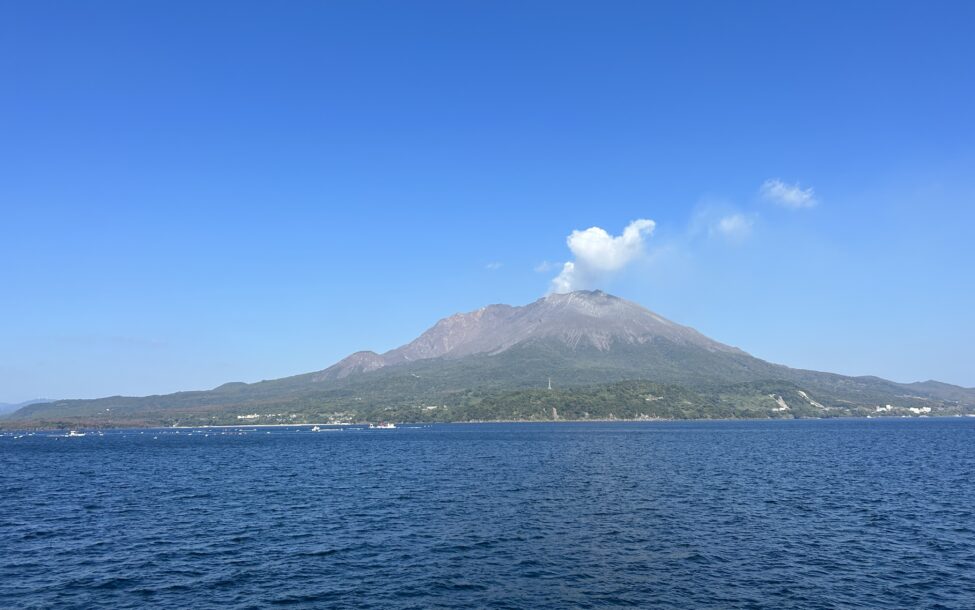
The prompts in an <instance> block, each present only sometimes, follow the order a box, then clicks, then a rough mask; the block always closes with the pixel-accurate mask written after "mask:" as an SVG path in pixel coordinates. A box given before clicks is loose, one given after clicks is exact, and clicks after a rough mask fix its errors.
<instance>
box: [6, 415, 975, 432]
mask: <svg viewBox="0 0 975 610" xmlns="http://www.w3.org/2000/svg"><path fill="white" fill-rule="evenodd" d="M965 418H975V413H962V414H956V415H875V416H862V415H856V416H836V417H695V418H664V417H660V418H638V419H636V418H635V419H622V418H613V419H483V420H470V421H428V422H409V421H404V422H393V423H394V424H395V425H396V426H397V427H401V426H433V425H466V424H478V425H479V424H585V423H593V424H610V423H668V422H759V421H821V420H864V421H866V420H883V421H891V420H902V419H911V420H914V419H965ZM8 423H13V422H3V421H0V432H12V431H25V430H30V431H54V430H204V429H206V430H212V429H230V428H233V429H243V428H255V429H257V428H261V429H264V428H303V427H315V426H319V427H326V428H331V429H335V430H342V429H345V428H362V427H368V426H369V425H370V422H356V423H351V424H329V423H321V422H318V423H313V422H309V423H300V424H205V425H200V426H159V425H124V424H114V425H91V424H85V423H82V422H76V423H74V424H72V425H68V426H55V425H49V426H45V425H35V426H29V425H28V426H23V427H8V426H7V425H6V424H8ZM18 423H21V422H18ZM22 423H25V424H27V423H28V422H22Z"/></svg>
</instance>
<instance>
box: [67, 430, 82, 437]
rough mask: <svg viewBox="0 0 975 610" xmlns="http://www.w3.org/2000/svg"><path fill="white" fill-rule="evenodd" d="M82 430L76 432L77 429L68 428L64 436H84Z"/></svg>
mask: <svg viewBox="0 0 975 610" xmlns="http://www.w3.org/2000/svg"><path fill="white" fill-rule="evenodd" d="M84 435H85V433H84V432H78V431H77V430H69V431H68V433H67V434H65V436H84Z"/></svg>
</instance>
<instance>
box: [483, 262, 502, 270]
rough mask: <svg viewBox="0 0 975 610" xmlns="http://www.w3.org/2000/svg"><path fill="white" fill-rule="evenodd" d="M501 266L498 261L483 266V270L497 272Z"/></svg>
mask: <svg viewBox="0 0 975 610" xmlns="http://www.w3.org/2000/svg"><path fill="white" fill-rule="evenodd" d="M503 266H504V263H500V262H498V261H491V262H490V263H488V264H486V265H484V268H485V269H487V270H488V271H497V270H498V269H500V268H501V267H503Z"/></svg>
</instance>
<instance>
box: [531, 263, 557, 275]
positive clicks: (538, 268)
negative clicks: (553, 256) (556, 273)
mask: <svg viewBox="0 0 975 610" xmlns="http://www.w3.org/2000/svg"><path fill="white" fill-rule="evenodd" d="M558 266H559V265H558V263H550V262H548V261H542V262H540V263H538V264H537V265H535V273H548V272H549V271H551V270H552V269H555V268H556V267H558Z"/></svg>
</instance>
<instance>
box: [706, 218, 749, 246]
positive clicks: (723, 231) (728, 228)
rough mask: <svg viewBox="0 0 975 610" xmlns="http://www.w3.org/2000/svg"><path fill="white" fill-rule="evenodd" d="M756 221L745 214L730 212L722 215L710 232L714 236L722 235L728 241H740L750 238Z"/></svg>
mask: <svg viewBox="0 0 975 610" xmlns="http://www.w3.org/2000/svg"><path fill="white" fill-rule="evenodd" d="M753 224H754V221H753V220H752V219H751V218H748V217H747V216H745V215H744V214H729V215H727V216H722V217H721V218H719V219H718V220H717V222H715V223H714V224H712V225H711V226H710V228H709V229H708V234H709V235H710V236H712V237H714V236H720V237H723V238H725V239H727V240H728V241H731V242H734V243H740V242H743V241H745V240H746V239H748V236H749V235H751V233H752V225H753Z"/></svg>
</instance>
